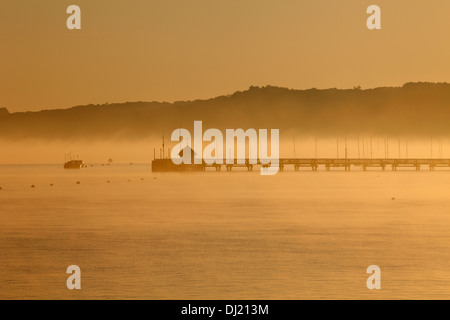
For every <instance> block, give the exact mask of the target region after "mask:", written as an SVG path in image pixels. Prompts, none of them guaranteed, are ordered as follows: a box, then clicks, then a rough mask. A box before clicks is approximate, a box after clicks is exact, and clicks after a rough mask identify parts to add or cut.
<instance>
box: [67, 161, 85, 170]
mask: <svg viewBox="0 0 450 320" xmlns="http://www.w3.org/2000/svg"><path fill="white" fill-rule="evenodd" d="M83 167H84V162H83V161H82V160H70V161H67V162H66V163H64V169H81V168H83Z"/></svg>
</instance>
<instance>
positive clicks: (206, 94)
mask: <svg viewBox="0 0 450 320" xmlns="http://www.w3.org/2000/svg"><path fill="white" fill-rule="evenodd" d="M71 4H76V5H78V6H80V7H81V11H82V30H68V29H67V28H66V19H67V17H68V14H66V8H67V7H68V6H69V5H71ZM371 4H376V5H379V6H380V7H381V10H382V30H375V31H371V30H368V29H367V28H366V19H367V17H368V14H366V9H367V7H368V6H369V5H371ZM449 12H450V1H448V0H433V1H425V0H395V1H392V0H391V1H386V0H371V1H366V0H344V1H336V0H282V1H280V0H228V1H216V0H190V1H187V0H176V1H175V0H157V1H156V0H155V1H153V0H127V1H116V0H71V1H65V0H58V1H54V0H40V1H25V0H1V2H0V44H1V50H0V107H7V108H9V110H10V111H26V110H40V109H50V108H67V107H71V106H74V105H80V104H89V103H95V104H97V103H105V102H124V101H153V100H157V101H176V100H188V99H198V98H210V97H214V96H217V95H222V94H228V93H232V92H234V91H236V90H245V89H247V88H248V87H249V86H251V85H260V86H261V85H268V84H270V85H276V86H284V87H289V88H295V89H307V88H311V87H316V88H328V87H338V88H353V87H354V86H357V85H360V86H362V87H363V88H370V87H377V86H399V85H402V84H403V83H404V82H408V81H434V82H439V81H440V82H443V81H450V45H449V41H448V36H447V35H448V33H449V31H450V18H449Z"/></svg>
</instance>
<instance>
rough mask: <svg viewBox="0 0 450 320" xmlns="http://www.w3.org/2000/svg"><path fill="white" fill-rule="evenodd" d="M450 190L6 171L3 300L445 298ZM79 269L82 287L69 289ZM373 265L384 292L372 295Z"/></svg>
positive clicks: (139, 171) (353, 177)
mask: <svg viewBox="0 0 450 320" xmlns="http://www.w3.org/2000/svg"><path fill="white" fill-rule="evenodd" d="M142 179H143V180H142ZM77 181H79V182H80V184H77V183H76V182H77ZM107 181H110V183H107ZM449 182H450V172H378V171H372V172H350V173H345V172H282V173H279V174H278V175H276V176H269V177H267V176H264V177H263V176H260V175H259V173H258V172H254V173H247V172H231V173H229V172H220V173H217V172H206V173H195V174H159V175H152V173H151V172H150V167H149V166H148V165H145V166H144V165H133V166H131V165H114V166H111V167H109V166H105V167H101V166H95V167H93V168H86V169H83V170H78V171H70V170H63V169H61V167H60V166H1V167H0V187H2V190H0V256H1V263H0V298H2V299H16V298H33V299H34V298H43V299H60V298H62V299H72V298H83V299H85V298H94V299H97V298H106V299H108V298H125V299H128V298H138V299H304V298H310V299H319V298H326V299H328V298H375V299H379V298H447V299H448V298H450V268H449V266H448V261H450V259H449V258H450V210H449V209H448V208H449V203H450V198H449V196H448V187H449ZM51 184H53V186H51ZM31 185H35V186H36V187H35V188H31V187H30V186H31ZM393 198H394V199H393ZM72 264H76V265H79V266H80V267H81V270H82V290H80V291H69V290H68V289H67V288H66V279H67V275H66V273H65V271H66V268H67V266H69V265H72ZM373 264H375V265H379V266H380V267H381V286H382V289H381V290H380V291H370V290H368V289H367V287H366V279H367V277H368V276H369V275H367V274H366V273H365V272H366V268H367V267H368V266H369V265H373Z"/></svg>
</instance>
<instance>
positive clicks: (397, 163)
mask: <svg viewBox="0 0 450 320" xmlns="http://www.w3.org/2000/svg"><path fill="white" fill-rule="evenodd" d="M270 165H272V166H274V165H275V166H278V168H279V170H280V171H283V170H284V169H285V168H287V167H291V168H293V169H294V170H295V171H299V170H300V169H301V168H308V169H311V170H312V171H318V170H319V169H321V168H322V169H324V170H325V171H330V170H332V169H336V168H343V169H344V170H345V171H351V170H352V169H360V170H363V171H367V169H368V168H379V169H380V170H382V171H385V170H392V171H397V169H398V168H412V169H414V170H416V171H420V170H430V171H434V170H435V169H436V168H450V159H425V158H418V159H390V158H388V159H338V158H282V159H279V160H274V161H272V164H269V165H266V164H264V165H263V164H261V162H260V161H259V160H254V161H250V160H249V159H240V160H238V159H234V161H233V163H227V161H226V159H224V160H223V164H217V163H214V164H207V163H206V162H205V161H203V163H202V164H181V165H175V164H173V162H172V160H171V159H155V160H154V161H153V162H152V171H155V172H167V171H205V170H206V169H207V168H214V169H215V170H216V171H221V170H222V167H224V168H225V169H226V170H227V171H232V170H233V168H246V169H247V170H248V171H253V168H254V167H255V166H262V167H269V166H270Z"/></svg>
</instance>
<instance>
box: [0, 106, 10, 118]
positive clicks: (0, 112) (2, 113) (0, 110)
mask: <svg viewBox="0 0 450 320" xmlns="http://www.w3.org/2000/svg"><path fill="white" fill-rule="evenodd" d="M8 114H9V111H8V109H6V108H0V117H2V116H6V115H8Z"/></svg>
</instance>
